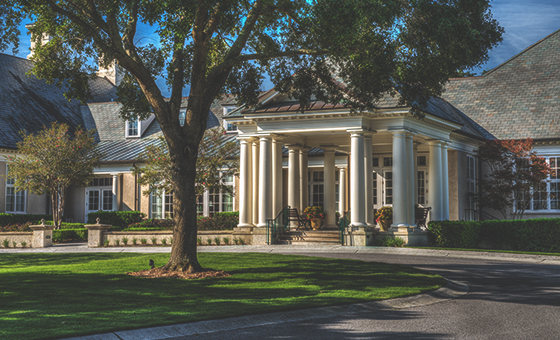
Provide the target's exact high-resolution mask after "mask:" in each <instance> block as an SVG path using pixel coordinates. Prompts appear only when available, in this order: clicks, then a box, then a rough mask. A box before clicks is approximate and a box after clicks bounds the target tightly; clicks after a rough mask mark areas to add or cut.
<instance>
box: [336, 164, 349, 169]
mask: <svg viewBox="0 0 560 340" xmlns="http://www.w3.org/2000/svg"><path fill="white" fill-rule="evenodd" d="M336 167H337V168H338V169H340V170H347V169H348V165H346V164H341V165H337V166H336Z"/></svg>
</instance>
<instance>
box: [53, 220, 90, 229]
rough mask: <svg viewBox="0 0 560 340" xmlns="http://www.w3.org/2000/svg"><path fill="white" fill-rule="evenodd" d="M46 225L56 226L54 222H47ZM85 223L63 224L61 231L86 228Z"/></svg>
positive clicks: (61, 224)
mask: <svg viewBox="0 0 560 340" xmlns="http://www.w3.org/2000/svg"><path fill="white" fill-rule="evenodd" d="M45 224H48V225H54V221H45ZM84 225H85V224H84V223H68V222H62V223H60V229H80V228H85V227H84Z"/></svg>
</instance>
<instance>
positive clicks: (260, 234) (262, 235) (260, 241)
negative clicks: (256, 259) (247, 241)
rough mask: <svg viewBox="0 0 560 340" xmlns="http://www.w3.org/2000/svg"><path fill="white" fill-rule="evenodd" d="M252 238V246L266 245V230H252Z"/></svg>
mask: <svg viewBox="0 0 560 340" xmlns="http://www.w3.org/2000/svg"><path fill="white" fill-rule="evenodd" d="M252 238H253V240H252V242H251V244H252V245H254V246H259V245H266V244H267V242H268V239H267V237H266V228H254V229H253V232H252Z"/></svg>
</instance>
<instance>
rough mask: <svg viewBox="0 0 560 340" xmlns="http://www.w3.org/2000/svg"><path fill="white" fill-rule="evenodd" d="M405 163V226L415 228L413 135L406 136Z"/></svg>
mask: <svg viewBox="0 0 560 340" xmlns="http://www.w3.org/2000/svg"><path fill="white" fill-rule="evenodd" d="M406 161H407V163H408V166H407V167H406V177H407V178H406V180H407V190H406V196H407V201H406V208H407V216H408V217H407V221H406V224H408V225H410V226H416V221H415V218H414V215H415V209H414V201H415V195H414V193H415V190H414V188H415V186H416V185H415V183H416V180H415V178H416V171H415V170H414V169H415V168H416V158H414V134H412V133H407V134H406Z"/></svg>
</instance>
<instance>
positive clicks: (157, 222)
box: [123, 218, 173, 230]
mask: <svg viewBox="0 0 560 340" xmlns="http://www.w3.org/2000/svg"><path fill="white" fill-rule="evenodd" d="M129 229H134V230H138V229H145V230H173V220H170V219H153V218H149V219H147V220H145V221H142V222H138V223H132V224H131V225H129V226H128V228H126V229H123V230H129Z"/></svg>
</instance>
